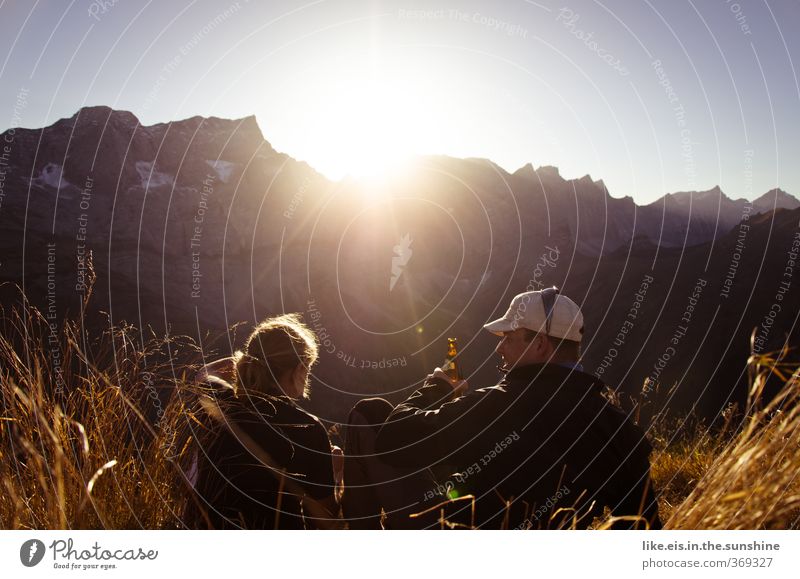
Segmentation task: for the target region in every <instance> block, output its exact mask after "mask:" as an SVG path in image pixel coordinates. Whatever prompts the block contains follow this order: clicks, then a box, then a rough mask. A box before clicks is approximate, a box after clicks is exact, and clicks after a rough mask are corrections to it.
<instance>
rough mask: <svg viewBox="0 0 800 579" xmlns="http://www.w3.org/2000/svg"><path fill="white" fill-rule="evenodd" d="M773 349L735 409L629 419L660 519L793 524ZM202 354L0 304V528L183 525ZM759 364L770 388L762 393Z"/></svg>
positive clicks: (799, 457) (697, 524)
mask: <svg viewBox="0 0 800 579" xmlns="http://www.w3.org/2000/svg"><path fill="white" fill-rule="evenodd" d="M143 344H144V345H143ZM54 348H55V349H56V350H54ZM784 354H785V352H779V353H771V354H763V355H758V356H751V358H750V360H749V361H748V364H749V369H750V393H749V399H748V404H747V408H745V409H741V410H738V411H737V409H734V408H730V409H728V411H727V412H726V418H727V422H726V424H725V425H724V427H722V428H714V429H710V428H708V427H706V426H705V425H704V424H703V423H702V422H700V421H696V420H693V419H692V417H691V416H690V417H681V418H676V417H671V416H669V415H668V414H667V413H665V412H658V413H656V414H655V417H654V418H653V419H652V423H651V424H649V425H642V426H649V427H650V428H649V433H650V434H649V436H650V439H651V442H652V443H653V446H654V449H655V450H654V452H653V455H652V456H651V463H652V473H653V482H654V485H655V486H656V488H657V490H658V491H659V493H660V515H661V518H662V521H664V523H665V527H666V528H669V529H790V528H798V526H800V486H799V485H798V481H797V476H798V473H800V373H798V371H797V368H796V367H792V366H791V365H789V364H786V363H783V362H782V361H781V360H782V359H783V355H784ZM54 361H57V362H58V363H57V364H56V363H54ZM202 361H203V360H202V352H201V350H200V348H199V347H198V346H197V345H196V344H195V343H193V342H192V340H190V339H188V338H169V339H167V338H163V337H158V336H154V335H150V336H142V335H140V334H138V333H137V332H136V331H135V330H134V329H133V328H132V327H129V326H127V327H117V328H115V329H114V330H113V331H107V332H106V333H104V334H103V335H101V336H95V337H93V338H92V339H91V341H89V339H88V338H87V337H86V336H84V335H83V332H81V331H80V327H79V326H78V325H77V324H76V323H75V322H67V323H65V324H64V325H63V326H59V327H56V328H51V327H50V326H49V325H48V321H47V320H46V319H44V318H43V317H42V315H41V314H40V313H38V312H37V311H36V310H35V309H34V308H30V307H28V308H24V309H13V310H12V311H5V312H2V315H1V316H0V399H1V400H2V403H3V406H2V411H1V412H0V485H2V491H0V528H3V529H98V528H104V529H140V528H144V529H177V528H183V524H182V522H181V513H182V510H183V508H184V505H185V501H186V500H187V498H186V497H187V495H188V494H189V493H187V492H186V486H185V485H186V483H185V482H184V478H183V477H182V476H181V472H180V469H179V467H178V465H180V464H182V463H183V464H185V461H182V459H183V458H185V457H184V453H185V451H186V448H187V445H186V442H187V440H189V439H188V438H187V437H186V436H184V434H185V432H186V426H187V421H191V420H192V419H191V407H192V386H191V385H190V382H191V381H190V378H191V377H193V376H194V374H195V372H196V371H197V370H198V368H199V367H200V365H201V364H202ZM770 375H772V376H773V379H775V378H779V379H780V380H781V381H782V383H783V384H784V386H783V389H782V390H781V392H780V394H779V395H778V396H777V397H776V398H774V399H772V400H769V401H768V400H764V399H763V397H762V392H763V388H764V385H765V383H766V380H767V378H768V377H769V376H770ZM54 385H56V388H54ZM56 390H60V391H56ZM159 392H163V394H162V395H159ZM169 392H171V393H172V403H170V404H167V403H166V396H167V393H169ZM639 402H641V401H639ZM190 425H191V424H190ZM195 426H199V423H198V424H195ZM194 432H195V433H196V432H198V428H194ZM602 526H603V525H602V524H600V525H598V527H599V528H602Z"/></svg>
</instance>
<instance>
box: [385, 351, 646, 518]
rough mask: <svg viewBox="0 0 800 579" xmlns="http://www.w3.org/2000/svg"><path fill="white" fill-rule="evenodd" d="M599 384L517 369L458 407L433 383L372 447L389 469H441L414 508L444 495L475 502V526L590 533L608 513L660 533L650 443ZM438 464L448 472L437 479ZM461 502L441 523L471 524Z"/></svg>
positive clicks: (561, 373)
mask: <svg viewBox="0 0 800 579" xmlns="http://www.w3.org/2000/svg"><path fill="white" fill-rule="evenodd" d="M603 387H604V384H603V383H602V382H601V381H600V380H598V379H597V378H596V377H594V376H591V375H589V374H586V373H584V372H580V371H578V370H575V369H571V368H567V367H564V366H559V365H554V364H547V365H542V364H534V365H530V366H524V367H521V368H515V369H513V370H511V371H510V372H509V373H508V374H507V375H506V377H505V378H504V379H503V380H502V381H501V382H500V383H499V384H497V385H496V386H491V387H489V388H482V389H480V390H477V391H475V392H472V393H470V394H467V395H466V396H463V397H461V398H457V399H455V400H452V397H453V394H452V389H451V388H450V386H448V385H447V384H445V383H444V382H441V381H433V383H426V385H425V386H424V387H423V388H421V389H420V390H417V391H416V392H415V393H414V394H413V395H412V396H411V397H410V398H409V399H408V400H406V401H405V402H403V403H402V404H400V405H398V406H397V407H396V408H395V409H394V411H393V412H392V414H391V415H390V416H389V418H388V419H387V421H386V423H385V424H384V425H383V426H382V427H381V430H380V432H379V434H378V439H377V446H376V450H377V452H378V453H379V454H380V455H381V457H382V458H383V459H384V460H385V461H386V462H388V463H390V464H393V465H395V466H402V467H409V468H412V469H424V468H427V467H433V468H434V470H436V469H439V471H438V472H439V476H438V480H439V483H440V484H439V486H438V487H437V489H436V490H434V491H432V492H431V493H428V494H427V495H426V496H424V497H419V501H420V504H419V510H420V511H423V510H425V509H426V508H429V507H432V506H434V505H436V504H437V503H440V502H442V501H444V500H445V499H446V498H447V495H449V496H450V497H451V498H452V497H454V496H456V495H457V496H465V495H466V494H472V495H475V496H476V497H477V500H476V503H475V505H476V514H475V520H474V524H475V526H477V527H480V528H558V527H562V528H563V527H572V528H586V527H587V526H589V525H590V524H591V523H592V520H593V518H594V517H595V516H597V515H602V514H603V507H604V506H607V507H608V508H609V509H611V512H612V514H613V515H614V516H636V515H639V514H641V515H642V516H644V517H645V518H646V519H647V520H648V521H649V524H650V528H660V527H661V523H660V521H659V519H658V505H657V502H656V498H655V493H654V492H653V490H652V485H651V483H650V463H649V458H648V457H649V454H650V450H651V447H650V444H649V443H648V441H647V440H646V438H645V436H644V433H643V432H642V430H641V429H640V428H639V427H637V426H636V425H634V424H633V422H632V421H631V420H630V419H629V418H628V417H627V416H626V415H625V414H624V413H623V412H621V411H620V410H619V409H617V408H616V407H615V406H614V405H612V404H611V403H610V402H609V401H608V400H607V399H606V398H605V397H603V396H602V395H601V391H602V388H603ZM442 465H446V467H447V468H448V470H445V471H444V472H445V473H451V474H449V475H442V474H441V472H442V470H441V467H442ZM443 476H446V477H447V479H446V480H442V478H443ZM458 504H459V505H461V507H458V508H455V507H456V505H455V504H451V505H448V508H449V509H450V510H451V511H455V512H452V513H451V514H449V515H448V516H447V519H448V520H454V521H456V522H460V523H462V524H471V523H472V514H471V512H470V510H471V504H470V501H464V502H461V503H458ZM559 509H563V510H561V511H560V512H556V511H558V510H559ZM451 517H452V519H451ZM614 528H636V525H635V523H631V522H629V521H628V522H626V521H621V522H618V523H617V524H616V525H615V526H614ZM638 528H642V529H643V528H645V525H644V524H643V523H641V522H640V523H639V526H638Z"/></svg>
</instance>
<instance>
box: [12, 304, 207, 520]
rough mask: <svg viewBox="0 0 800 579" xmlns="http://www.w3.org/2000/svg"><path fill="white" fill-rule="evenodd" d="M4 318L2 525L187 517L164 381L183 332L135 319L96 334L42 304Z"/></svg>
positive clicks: (179, 352)
mask: <svg viewBox="0 0 800 579" xmlns="http://www.w3.org/2000/svg"><path fill="white" fill-rule="evenodd" d="M21 311H23V312H25V313H24V314H21V313H20V309H17V310H14V311H12V312H10V313H7V312H6V313H5V315H4V316H3V318H2V320H1V321H0V402H2V408H1V409H0V485H1V487H0V488H2V491H0V528H4V529H68V528H69V529H86V528H106V529H138V528H145V529H157V528H180V527H182V525H181V522H180V517H179V513H180V510H181V508H182V504H183V501H184V500H185V499H184V498H183V495H184V494H185V493H181V492H180V491H181V486H180V477H179V475H178V473H177V472H176V469H175V467H174V466H173V463H172V462H171V461H169V460H167V459H166V454H165V453H164V452H162V451H161V449H162V448H163V444H162V443H161V439H162V438H163V435H164V432H163V430H162V429H161V428H159V426H160V425H163V424H166V421H164V420H161V421H158V418H159V417H160V409H161V408H162V407H161V401H160V399H159V400H158V402H156V400H157V399H158V391H159V390H162V389H170V390H171V389H172V387H173V386H174V385H175V384H176V383H178V382H180V379H181V377H180V376H174V375H173V372H172V370H173V368H172V366H171V365H169V364H165V363H164V362H163V360H165V359H175V358H180V357H181V356H184V357H185V354H186V353H187V352H188V353H191V354H195V355H196V352H197V350H196V348H193V345H192V344H191V343H190V342H188V341H186V340H184V341H179V340H175V339H170V340H166V339H158V338H156V337H155V336H150V337H149V338H148V339H147V340H146V341H145V343H142V338H141V336H138V335H137V334H136V332H134V331H133V330H132V329H131V328H130V327H124V328H116V329H114V330H113V331H110V332H107V333H105V334H104V335H102V336H101V337H99V338H98V339H97V340H96V341H95V342H94V343H92V344H86V343H84V339H83V336H82V333H81V331H80V328H79V327H78V326H77V325H75V324H73V323H67V324H65V325H64V326H61V327H55V328H51V327H50V325H49V324H48V321H47V320H46V319H44V318H43V316H42V315H41V314H40V313H38V312H37V311H36V310H34V309H32V308H25V309H21Z"/></svg>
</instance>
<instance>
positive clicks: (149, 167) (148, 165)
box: [136, 161, 175, 189]
mask: <svg viewBox="0 0 800 579" xmlns="http://www.w3.org/2000/svg"><path fill="white" fill-rule="evenodd" d="M136 172H137V173H139V179H140V180H141V182H142V188H143V189H148V188H151V189H152V188H153V187H161V186H163V185H172V184H173V183H174V182H175V178H174V177H173V176H172V175H169V174H167V173H162V172H160V171H156V170H154V169H153V161H136Z"/></svg>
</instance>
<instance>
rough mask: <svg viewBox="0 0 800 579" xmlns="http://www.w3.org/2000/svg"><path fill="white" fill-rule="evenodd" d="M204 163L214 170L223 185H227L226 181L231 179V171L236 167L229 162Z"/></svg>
mask: <svg viewBox="0 0 800 579" xmlns="http://www.w3.org/2000/svg"><path fill="white" fill-rule="evenodd" d="M206 163H207V164H208V165H209V167H211V168H212V169H214V171H215V172H216V173H217V177H219V180H220V181H222V182H223V183H227V182H228V180H229V179H230V178H231V174H233V169H234V167H235V166H236V163H231V162H230V161H220V160H216V161H206Z"/></svg>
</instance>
